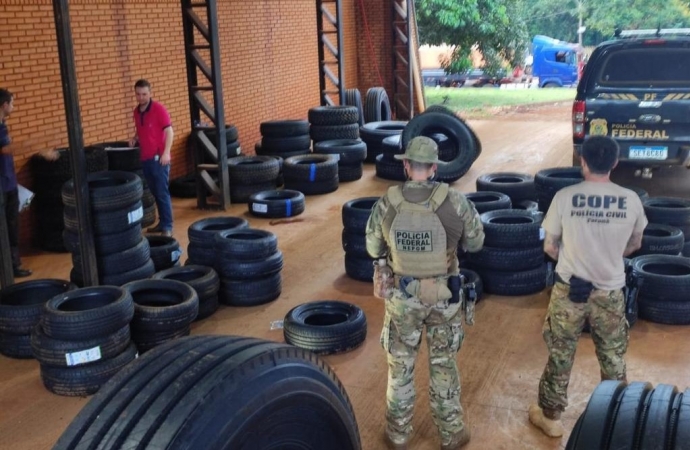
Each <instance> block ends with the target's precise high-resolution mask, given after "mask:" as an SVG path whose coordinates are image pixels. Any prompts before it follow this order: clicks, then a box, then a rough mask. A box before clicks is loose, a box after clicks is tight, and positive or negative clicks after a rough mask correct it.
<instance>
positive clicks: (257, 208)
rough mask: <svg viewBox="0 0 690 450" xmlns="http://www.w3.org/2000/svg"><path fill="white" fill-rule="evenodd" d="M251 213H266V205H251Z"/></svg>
mask: <svg viewBox="0 0 690 450" xmlns="http://www.w3.org/2000/svg"><path fill="white" fill-rule="evenodd" d="M252 211H254V212H258V213H267V212H268V205H264V204H263V203H252Z"/></svg>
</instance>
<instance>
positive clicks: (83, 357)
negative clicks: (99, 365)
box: [65, 347, 101, 366]
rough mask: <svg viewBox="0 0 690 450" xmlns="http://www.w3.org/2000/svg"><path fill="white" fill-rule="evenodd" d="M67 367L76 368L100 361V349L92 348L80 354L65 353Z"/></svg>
mask: <svg viewBox="0 0 690 450" xmlns="http://www.w3.org/2000/svg"><path fill="white" fill-rule="evenodd" d="M65 359H66V360H67V365H68V366H78V365H79V364H86V363H90V362H93V361H98V360H99V359H101V347H94V348H90V349H88V350H82V351H80V352H74V353H65Z"/></svg>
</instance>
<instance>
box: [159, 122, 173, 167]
mask: <svg viewBox="0 0 690 450" xmlns="http://www.w3.org/2000/svg"><path fill="white" fill-rule="evenodd" d="M164 133H165V149H164V150H163V154H162V155H161V164H162V165H164V166H167V165H168V164H170V159H171V158H170V151H171V149H172V144H173V129H172V126H169V127H167V128H166V129H165V131H164Z"/></svg>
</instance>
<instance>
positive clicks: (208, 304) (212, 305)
mask: <svg viewBox="0 0 690 450" xmlns="http://www.w3.org/2000/svg"><path fill="white" fill-rule="evenodd" d="M219 306H220V302H218V294H216V295H214V296H212V297H206V298H199V313H198V314H197V315H196V318H195V319H194V322H198V321H200V320H204V319H206V318H208V317H211V316H212V315H213V314H215V312H216V311H218V308H219Z"/></svg>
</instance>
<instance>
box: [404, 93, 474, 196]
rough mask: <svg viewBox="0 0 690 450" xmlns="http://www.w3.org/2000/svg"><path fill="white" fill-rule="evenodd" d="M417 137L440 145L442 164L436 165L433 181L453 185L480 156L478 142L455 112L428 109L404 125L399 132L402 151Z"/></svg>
mask: <svg viewBox="0 0 690 450" xmlns="http://www.w3.org/2000/svg"><path fill="white" fill-rule="evenodd" d="M439 135H443V136H444V137H445V139H444V138H443V137H441V136H439ZM417 136H427V137H430V138H432V139H435V140H436V142H437V143H439V144H442V145H441V146H442V147H443V153H442V154H441V153H440V154H439V156H440V159H441V160H444V161H445V164H443V165H439V166H438V170H437V173H436V179H437V180H439V181H444V182H446V183H453V182H455V181H457V180H459V179H460V178H461V177H462V176H463V175H465V174H466V173H467V172H468V171H469V170H470V167H472V164H473V163H474V161H475V160H476V159H477V158H478V157H479V154H480V149H481V147H480V146H479V140H478V139H477V138H476V135H475V134H474V132H473V131H472V129H471V128H470V127H469V126H468V125H467V124H466V123H465V122H464V121H462V120H461V119H460V118H459V117H457V116H456V115H455V113H453V112H452V111H450V110H449V109H447V108H444V107H441V106H436V107H434V108H428V109H427V110H426V111H425V112H424V113H422V114H419V115H417V116H415V117H413V118H412V120H410V121H409V122H408V123H407V126H405V129H404V130H403V133H402V148H403V149H405V148H407V144H408V143H409V142H410V141H411V140H412V139H413V138H415V137H417ZM441 146H440V147H441ZM439 150H441V148H439ZM444 158H445V159H444Z"/></svg>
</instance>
